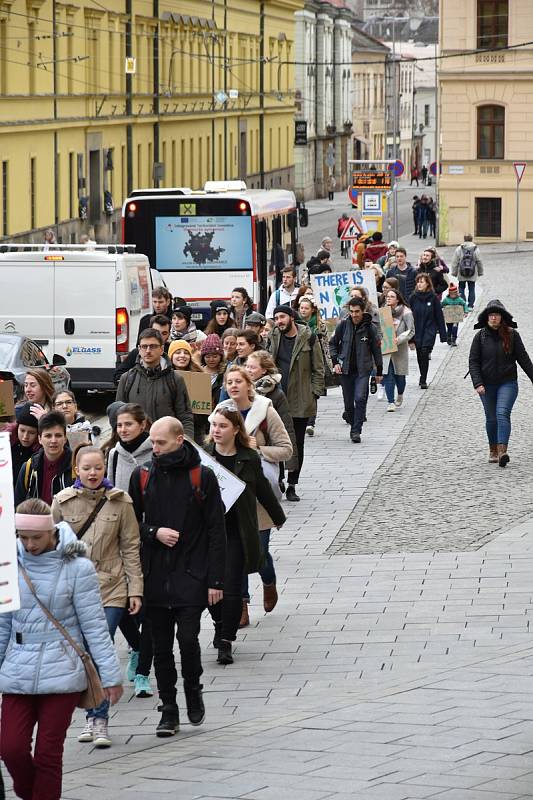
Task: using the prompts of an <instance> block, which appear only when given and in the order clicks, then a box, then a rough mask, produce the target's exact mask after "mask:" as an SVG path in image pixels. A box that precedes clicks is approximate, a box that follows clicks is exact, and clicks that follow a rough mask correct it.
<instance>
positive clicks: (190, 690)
mask: <svg viewBox="0 0 533 800" xmlns="http://www.w3.org/2000/svg"><path fill="white" fill-rule="evenodd" d="M203 688H204V687H203V686H202V684H201V683H199V684H197V685H196V686H184V687H183V691H184V692H185V702H186V703H187V716H188V717H189V722H190V723H191V725H201V724H202V722H203V721H204V718H205V706H204V701H203V698H202V689H203Z"/></svg>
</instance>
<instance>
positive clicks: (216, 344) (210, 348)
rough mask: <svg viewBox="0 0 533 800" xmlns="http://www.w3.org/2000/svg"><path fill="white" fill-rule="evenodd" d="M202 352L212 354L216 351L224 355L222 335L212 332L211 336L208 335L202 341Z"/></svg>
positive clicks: (205, 354) (204, 354)
mask: <svg viewBox="0 0 533 800" xmlns="http://www.w3.org/2000/svg"><path fill="white" fill-rule="evenodd" d="M200 352H201V354H202V355H203V356H207V355H210V354H211V353H216V354H217V355H220V356H221V355H223V354H224V348H223V346H222V341H221V339H220V336H218V335H217V334H216V333H210V334H209V336H206V338H205V339H204V341H203V342H202V349H201V351H200Z"/></svg>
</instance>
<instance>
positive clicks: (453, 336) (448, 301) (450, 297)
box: [441, 283, 471, 347]
mask: <svg viewBox="0 0 533 800" xmlns="http://www.w3.org/2000/svg"><path fill="white" fill-rule="evenodd" d="M441 306H442V311H443V314H444V318H445V319H446V308H449V307H450V306H451V307H453V306H460V307H461V308H462V309H463V312H464V313H465V314H468V313H469V312H470V310H471V309H470V308H469V307H468V304H467V302H466V300H465V299H464V298H463V297H461V296H460V295H459V290H458V288H457V284H455V283H450V284H449V285H448V294H447V295H446V297H445V298H444V300H443V301H442V302H441ZM446 330H447V332H448V337H447V341H448V344H449V345H450V347H457V332H458V330H459V323H457V322H446Z"/></svg>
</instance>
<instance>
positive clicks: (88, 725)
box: [78, 717, 94, 742]
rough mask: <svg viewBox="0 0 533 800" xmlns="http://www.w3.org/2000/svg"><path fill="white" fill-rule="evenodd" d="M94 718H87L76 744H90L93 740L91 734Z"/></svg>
mask: <svg viewBox="0 0 533 800" xmlns="http://www.w3.org/2000/svg"><path fill="white" fill-rule="evenodd" d="M93 724H94V717H87V719H86V720H85V728H84V729H83V730H82V732H81V733H80V735H79V736H78V742H92V741H93V739H94V734H93Z"/></svg>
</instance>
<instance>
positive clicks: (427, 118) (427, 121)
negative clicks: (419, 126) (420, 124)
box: [424, 106, 430, 128]
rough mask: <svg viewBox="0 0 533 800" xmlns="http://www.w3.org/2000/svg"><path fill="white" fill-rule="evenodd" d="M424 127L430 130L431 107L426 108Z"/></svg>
mask: <svg viewBox="0 0 533 800" xmlns="http://www.w3.org/2000/svg"><path fill="white" fill-rule="evenodd" d="M424 125H425V127H426V128H429V126H430V119H429V106H424Z"/></svg>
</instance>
